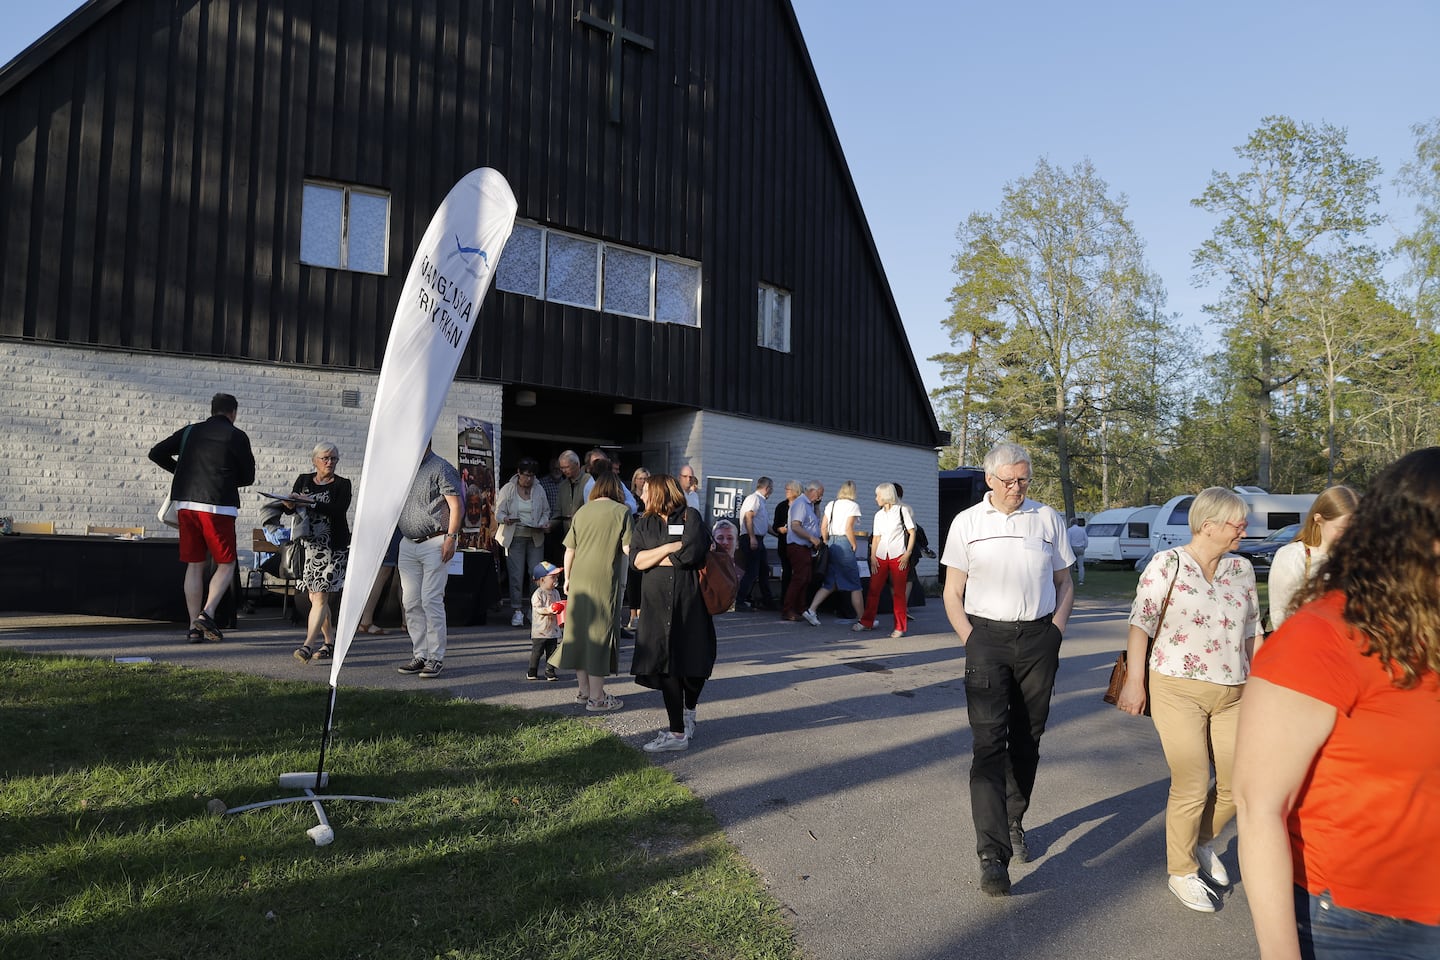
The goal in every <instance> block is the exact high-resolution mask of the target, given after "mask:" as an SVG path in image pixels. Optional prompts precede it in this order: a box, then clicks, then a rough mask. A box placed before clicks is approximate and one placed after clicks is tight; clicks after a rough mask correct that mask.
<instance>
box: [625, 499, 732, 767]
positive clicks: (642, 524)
mask: <svg viewBox="0 0 1440 960" xmlns="http://www.w3.org/2000/svg"><path fill="white" fill-rule="evenodd" d="M709 551H710V531H709V530H707V529H706V528H705V522H704V521H703V520H702V519H701V518H700V513H699V511H697V510H696V509H694V508H693V507H690V506H687V505H686V503H685V494H684V493H683V492H682V491H681V489H680V484H679V483H677V482H676V481H675V478H674V477H672V476H669V475H668V474H663V473H657V474H653V475H651V477H650V479H649V481H648V482H647V483H646V484H645V514H644V516H642V517H641V518H640V519H639V520H637V521H636V522H635V530H634V532H633V533H632V534H631V538H630V562H631V565H632V566H634V567H635V569H636V570H642V571H644V572H645V578H644V580H643V582H642V583H641V587H640V627H639V629H638V630H637V631H636V633H635V660H634V663H633V664H632V665H631V668H630V672H631V673H633V674H634V675H635V682H636V683H638V684H640V685H641V686H643V687H650V688H651V689H656V690H659V691H660V692H661V694H663V695H664V697H665V712H666V713H667V714H668V715H669V719H670V728H669V729H668V730H661V731H660V733H659V735H657V736H656V737H655V739H654V740H653V741H651V742H650V743H647V744H645V749H646V750H648V751H650V752H652V753H658V752H662V751H669V750H685V749H687V748H689V746H690V741H691V740H692V739H694V737H695V707H696V705H697V704H698V703H699V701H700V691H701V690H702V689H704V687H705V681H706V680H707V679H709V677H710V672H711V670H713V669H714V667H715V623H714V621H713V620H711V619H710V611H709V610H707V609H705V598H704V597H703V596H702V595H701V594H700V570H701V569H702V568H703V567H704V566H705V557H706V554H707V553H709Z"/></svg>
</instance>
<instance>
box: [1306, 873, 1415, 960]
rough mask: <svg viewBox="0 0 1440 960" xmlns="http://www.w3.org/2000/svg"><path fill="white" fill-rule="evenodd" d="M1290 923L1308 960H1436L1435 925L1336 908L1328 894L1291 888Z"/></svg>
mask: <svg viewBox="0 0 1440 960" xmlns="http://www.w3.org/2000/svg"><path fill="white" fill-rule="evenodd" d="M1295 923H1296V926H1297V927H1299V930H1300V956H1302V957H1306V958H1311V960H1434V958H1435V957H1440V926H1431V925H1430V924H1428V923H1417V922H1415V921H1414V920H1398V919H1396V918H1395V917H1386V916H1381V915H1380V914H1378V913H1364V912H1362V911H1360V910H1349V909H1347V908H1345V907H1337V906H1335V901H1334V900H1332V899H1330V893H1329V892H1328V891H1327V892H1325V893H1322V894H1320V895H1318V896H1316V895H1315V894H1312V893H1310V892H1309V891H1307V890H1305V889H1304V888H1303V887H1296V888H1295Z"/></svg>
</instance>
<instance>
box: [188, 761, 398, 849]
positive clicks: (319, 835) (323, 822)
mask: <svg viewBox="0 0 1440 960" xmlns="http://www.w3.org/2000/svg"><path fill="white" fill-rule="evenodd" d="M288 776H294V775H293V774H287V775H286V776H282V777H281V778H280V785H281V786H282V787H283V786H291V785H292V784H289V783H286V777H288ZM308 776H310V777H311V778H312V779H313V778H314V774H308ZM323 782H324V783H329V777H328V776H327V777H325V778H324V780H323ZM321 800H355V801H358V802H360V803H395V802H397V801H395V800H392V799H390V798H388V797H365V796H359V795H356V794H349V793H333V794H319V793H316V792H315V790H314V789H313V788H312V787H306V788H305V793H304V795H302V796H298V797H279V798H277V799H275V800H261V801H260V802H259V803H247V804H245V805H244V806H243V807H229V808H226V809H224V810H221V811H219V812H220V813H221V814H223V815H226V816H228V815H230V814H232V813H245V812H246V811H247V810H261V809H264V808H265V807H278V806H283V805H284V804H287V803H308V804H310V805H311V806H313V807H314V808H315V815H316V816H317V817H318V818H319V819H320V822H319V823H317V824H316V825H315V826H313V827H311V828H310V829H309V830H306V831H305V835H306V836H308V837H309V838H310V839H311V840H313V841H315V846H317V847H323V846H325V845H327V844H329V843H331V842H333V841H334V839H335V830H334V829H333V828H332V827H331V826H330V820H329V818H328V817H326V816H325V808H324V807H323V806H322V805H321V804H320V801H321ZM215 802H216V801H213V800H212V801H211V803H215Z"/></svg>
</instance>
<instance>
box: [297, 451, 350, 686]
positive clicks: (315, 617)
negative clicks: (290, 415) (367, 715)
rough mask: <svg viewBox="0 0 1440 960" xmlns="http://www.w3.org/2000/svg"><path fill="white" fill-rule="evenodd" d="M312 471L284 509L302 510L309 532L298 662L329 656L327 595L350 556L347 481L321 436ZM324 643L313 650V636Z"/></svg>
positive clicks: (330, 635) (341, 580) (331, 648)
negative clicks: (306, 616) (306, 606)
mask: <svg viewBox="0 0 1440 960" xmlns="http://www.w3.org/2000/svg"><path fill="white" fill-rule="evenodd" d="M310 460H311V462H312V463H314V464H315V472H314V473H302V474H300V476H299V477H297V478H296V479H295V485H294V486H293V487H292V488H291V490H292V492H294V493H295V494H297V496H296V497H295V499H293V500H286V501H285V507H286V510H287V511H293V510H296V509H302V510H304V511H305V513H306V515H307V516H308V517H309V519H310V535H309V536H308V537H306V538H305V572H304V573H303V574H302V575H301V577H300V589H302V590H304V591H305V592H306V593H308V594H309V595H310V620H309V623H308V624H307V626H306V630H305V642H304V643H303V644H301V645H300V646H298V647H296V648H295V654H294V655H295V659H296V660H299V661H300V662H301V663H310V662H312V661H314V660H328V659H330V657H331V656H332V655H333V654H334V652H335V628H334V626H333V625H332V624H331V622H330V594H332V593H335V592H337V591H338V590H339V589H340V588H341V587H342V586H343V585H344V583H345V561H346V560H347V559H348V558H349V556H350V523H349V521H347V520H346V519H345V514H346V512H347V511H348V510H349V509H350V495H351V490H350V481H349V480H347V479H345V478H344V477H342V476H340V475H339V474H337V473H336V472H335V465H336V464H337V463H339V462H340V450H339V448H338V447H336V446H335V444H333V443H330V442H328V441H322V442H320V443H317V444H315V449H314V450H312V451H310ZM322 635H323V636H324V638H325V643H324V644H323V645H322V646H321V647H320V649H318V650H312V649H311V647H312V645H313V644H314V643H315V639H316V637H318V636H322Z"/></svg>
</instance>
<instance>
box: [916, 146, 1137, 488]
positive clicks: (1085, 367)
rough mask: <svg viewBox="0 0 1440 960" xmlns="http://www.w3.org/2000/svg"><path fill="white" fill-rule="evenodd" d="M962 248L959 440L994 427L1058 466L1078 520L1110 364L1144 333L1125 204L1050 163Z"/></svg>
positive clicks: (1080, 167)
mask: <svg viewBox="0 0 1440 960" xmlns="http://www.w3.org/2000/svg"><path fill="white" fill-rule="evenodd" d="M957 237H958V239H959V241H960V251H959V253H957V254H956V257H955V262H954V271H955V274H956V277H957V282H956V284H955V287H954V290H953V292H952V294H951V297H950V303H951V305H952V312H951V314H950V316H949V318H947V320H946V321H945V326H946V328H947V330H948V332H949V334H950V342H951V343H952V344H954V345H956V346H961V347H963V350H962V351H960V352H957V353H951V354H941V355H939V357H938V358H937V359H938V360H939V362H940V363H941V367H942V370H941V375H942V378H943V379H944V381H945V384H946V392H948V393H951V394H952V395H953V396H954V398H955V404H954V406H956V407H958V408H959V409H958V412H959V413H960V415H961V416H962V417H963V418H964V424H963V425H962V428H961V429H962V432H963V433H964V434H965V435H966V436H969V435H970V432H971V431H972V430H974V429H975V427H976V425H978V424H980V423H987V424H990V425H992V426H999V427H1000V428H1002V429H1003V432H1004V433H1005V434H1008V435H1010V436H1013V437H1015V438H1017V439H1020V440H1021V441H1022V442H1029V443H1031V444H1044V445H1045V446H1046V447H1047V449H1046V450H1045V451H1044V453H1043V454H1040V453H1036V452H1035V451H1032V455H1033V456H1036V458H1037V460H1040V461H1042V462H1043V461H1049V462H1052V463H1053V466H1054V470H1055V474H1054V476H1055V478H1056V480H1057V481H1058V484H1059V488H1060V489H1059V491H1058V492H1059V493H1060V495H1061V497H1062V498H1063V500H1064V506H1065V510H1066V512H1067V513H1073V512H1074V510H1075V484H1074V479H1073V470H1074V464H1073V463H1072V457H1073V454H1074V453H1075V452H1076V451H1077V450H1078V449H1080V447H1082V446H1083V444H1079V443H1078V441H1079V440H1080V438H1081V437H1082V436H1083V435H1084V433H1085V431H1086V430H1088V429H1090V428H1091V427H1092V426H1093V423H1094V419H1095V416H1096V409H1097V407H1096V404H1095V403H1094V402H1093V401H1094V398H1095V397H1097V396H1099V395H1101V393H1102V392H1103V387H1102V380H1103V376H1102V374H1101V367H1102V356H1103V355H1104V353H1105V349H1106V347H1107V345H1109V344H1113V343H1115V342H1119V341H1123V340H1125V339H1126V338H1127V336H1128V335H1129V334H1130V333H1131V332H1132V331H1133V330H1134V329H1135V325H1136V317H1137V310H1136V306H1135V305H1136V303H1137V301H1138V300H1139V298H1140V295H1141V290H1142V288H1143V286H1144V283H1145V279H1146V275H1145V270H1144V263H1143V257H1142V255H1141V243H1140V240H1139V237H1138V236H1137V235H1136V233H1135V228H1134V227H1133V226H1132V225H1131V223H1130V221H1129V220H1128V219H1127V218H1126V216H1125V199H1124V198H1123V197H1119V198H1114V197H1111V196H1110V195H1109V187H1108V186H1107V184H1106V183H1105V181H1104V180H1102V179H1101V178H1100V177H1099V176H1098V175H1097V174H1096V172H1095V169H1094V167H1093V166H1092V165H1091V164H1090V162H1089V161H1084V162H1081V163H1079V164H1076V165H1075V167H1073V168H1072V169H1071V170H1068V171H1067V170H1064V169H1061V168H1059V167H1055V166H1052V165H1051V164H1050V163H1048V162H1047V161H1045V160H1043V159H1042V160H1040V161H1039V162H1038V163H1037V164H1036V166H1035V170H1034V172H1033V173H1031V174H1030V175H1029V176H1027V177H1024V178H1022V179H1020V180H1016V181H1014V182H1012V183H1009V184H1007V185H1006V187H1005V191H1004V194H1003V196H1002V198H1001V202H1000V206H999V207H998V209H997V210H996V211H995V212H993V213H974V214H971V215H970V217H969V218H968V219H967V220H966V222H965V223H964V224H963V225H962V226H961V227H960V229H959V231H958V234H957ZM1077 444H1078V445H1077ZM977 452H979V453H983V451H975V450H974V449H973V447H972V448H970V449H967V450H966V453H965V455H967V456H975V455H976V453H977ZM1052 457H1053V461H1052V460H1051V458H1052ZM1037 466H1038V465H1037Z"/></svg>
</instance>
